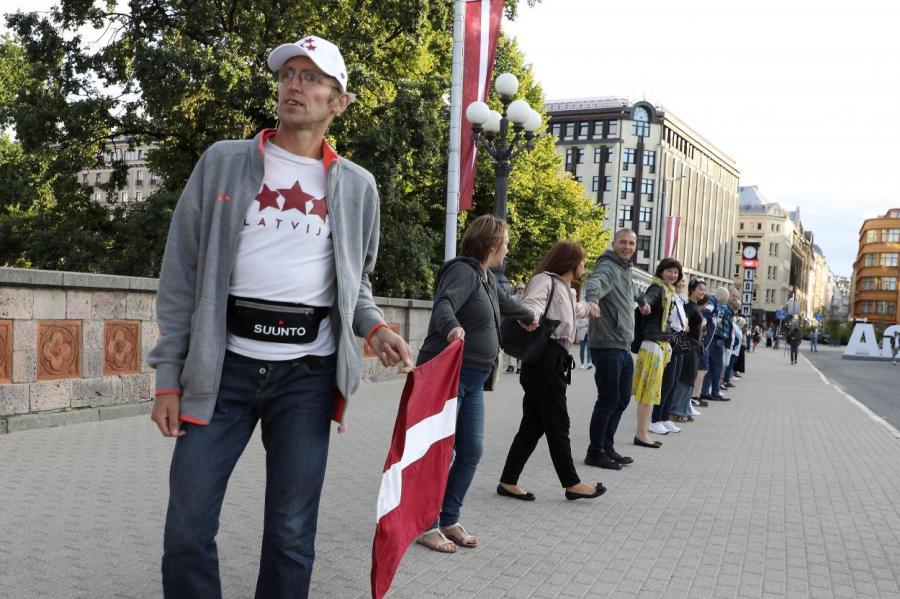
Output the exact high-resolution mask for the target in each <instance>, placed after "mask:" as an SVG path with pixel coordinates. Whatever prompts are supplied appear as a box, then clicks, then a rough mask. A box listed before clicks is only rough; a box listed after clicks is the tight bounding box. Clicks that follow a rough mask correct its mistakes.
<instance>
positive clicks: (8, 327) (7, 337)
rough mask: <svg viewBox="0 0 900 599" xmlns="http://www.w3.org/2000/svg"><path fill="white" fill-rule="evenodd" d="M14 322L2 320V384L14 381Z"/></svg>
mask: <svg viewBox="0 0 900 599" xmlns="http://www.w3.org/2000/svg"><path fill="white" fill-rule="evenodd" d="M12 332H13V321H11V320H0V384H2V383H9V382H11V381H12V352H13V338H12Z"/></svg>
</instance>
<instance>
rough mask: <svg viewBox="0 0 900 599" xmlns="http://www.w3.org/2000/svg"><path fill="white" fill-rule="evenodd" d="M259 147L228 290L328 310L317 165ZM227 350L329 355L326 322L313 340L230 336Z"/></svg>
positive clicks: (331, 274) (331, 297)
mask: <svg viewBox="0 0 900 599" xmlns="http://www.w3.org/2000/svg"><path fill="white" fill-rule="evenodd" d="M264 148H265V158H264V163H265V174H264V175H263V183H262V187H261V188H260V191H259V193H258V194H257V196H256V198H255V200H254V201H253V202H251V204H250V207H249V208H248V209H247V214H246V216H245V217H244V228H243V230H242V231H241V234H240V238H239V239H238V251H237V260H236V262H235V265H234V270H233V271H232V273H231V285H230V287H229V289H228V292H229V293H230V294H232V295H236V296H238V297H248V298H253V299H263V300H270V301H278V302H292V303H297V304H306V305H307V306H324V307H329V308H330V307H331V306H333V305H334V301H335V294H336V284H337V283H336V279H335V270H334V246H333V245H332V241H331V222H330V219H329V217H328V207H327V203H326V201H325V193H326V189H325V170H324V168H323V166H322V161H321V160H314V159H312V158H304V157H302V156H297V155H296V154H291V153H290V152H288V151H287V150H284V149H282V148H280V147H279V146H276V145H275V144H273V143H272V142H271V141H267V142H266V143H265V146H264ZM227 347H228V349H229V350H231V351H233V352H236V353H239V354H241V355H243V356H248V357H251V358H256V359H259V360H291V359H294V358H299V357H300V356H305V355H310V354H311V355H317V356H327V355H330V354H333V353H334V352H335V343H334V336H333V335H332V332H331V322H330V321H329V319H328V317H326V318H324V319H323V320H322V323H321V325H320V326H319V335H318V337H316V340H315V341H313V342H311V343H305V344H291V343H270V342H266V341H256V340H253V339H247V338H245V337H238V336H236V335H232V334H230V333H229V334H228V338H227Z"/></svg>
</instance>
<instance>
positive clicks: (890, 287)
mask: <svg viewBox="0 0 900 599" xmlns="http://www.w3.org/2000/svg"><path fill="white" fill-rule="evenodd" d="M881 288H882V289H884V290H885V291H897V277H881Z"/></svg>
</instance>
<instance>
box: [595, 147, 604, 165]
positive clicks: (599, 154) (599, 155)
mask: <svg viewBox="0 0 900 599" xmlns="http://www.w3.org/2000/svg"><path fill="white" fill-rule="evenodd" d="M600 162H603V148H594V164H598V163H600Z"/></svg>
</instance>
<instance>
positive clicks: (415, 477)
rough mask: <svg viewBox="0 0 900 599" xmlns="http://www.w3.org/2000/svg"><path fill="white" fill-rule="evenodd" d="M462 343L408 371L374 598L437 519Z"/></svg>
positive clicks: (381, 504)
mask: <svg viewBox="0 0 900 599" xmlns="http://www.w3.org/2000/svg"><path fill="white" fill-rule="evenodd" d="M462 354H463V343H462V341H454V342H453V343H451V344H450V345H449V346H448V347H447V349H445V350H444V351H443V352H441V353H440V355H438V356H437V357H436V358H434V359H431V360H429V361H428V362H426V363H424V364H422V365H421V366H416V369H415V370H414V371H413V372H411V373H410V374H409V375H407V378H406V386H405V387H404V388H403V395H402V396H401V398H400V407H399V409H398V410H397V421H396V423H395V424H394V435H393V437H392V439H391V447H390V450H389V451H388V456H387V460H385V463H384V474H383V475H382V478H381V490H380V491H379V492H378V523H377V525H376V527H375V539H374V540H373V541H372V597H373V598H375V599H380V598H381V597H383V596H384V594H385V593H387V591H388V589H389V588H390V586H391V581H392V580H393V579H394V574H395V573H396V572H397V567H398V566H399V565H400V559H401V558H402V557H403V554H404V553H405V552H406V549H407V548H408V547H409V545H410V543H412V542H413V540H414V539H415V538H416V537H417V536H418V535H420V534H422V533H423V532H425V531H426V530H427V529H428V528H430V527H431V525H432V524H434V521H435V520H437V517H438V514H439V513H440V511H441V502H442V501H443V499H444V490H445V489H446V487H447V473H448V472H449V470H450V460H451V458H452V457H453V440H454V438H455V434H456V405H457V390H458V388H459V369H460V367H461V366H462Z"/></svg>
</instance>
